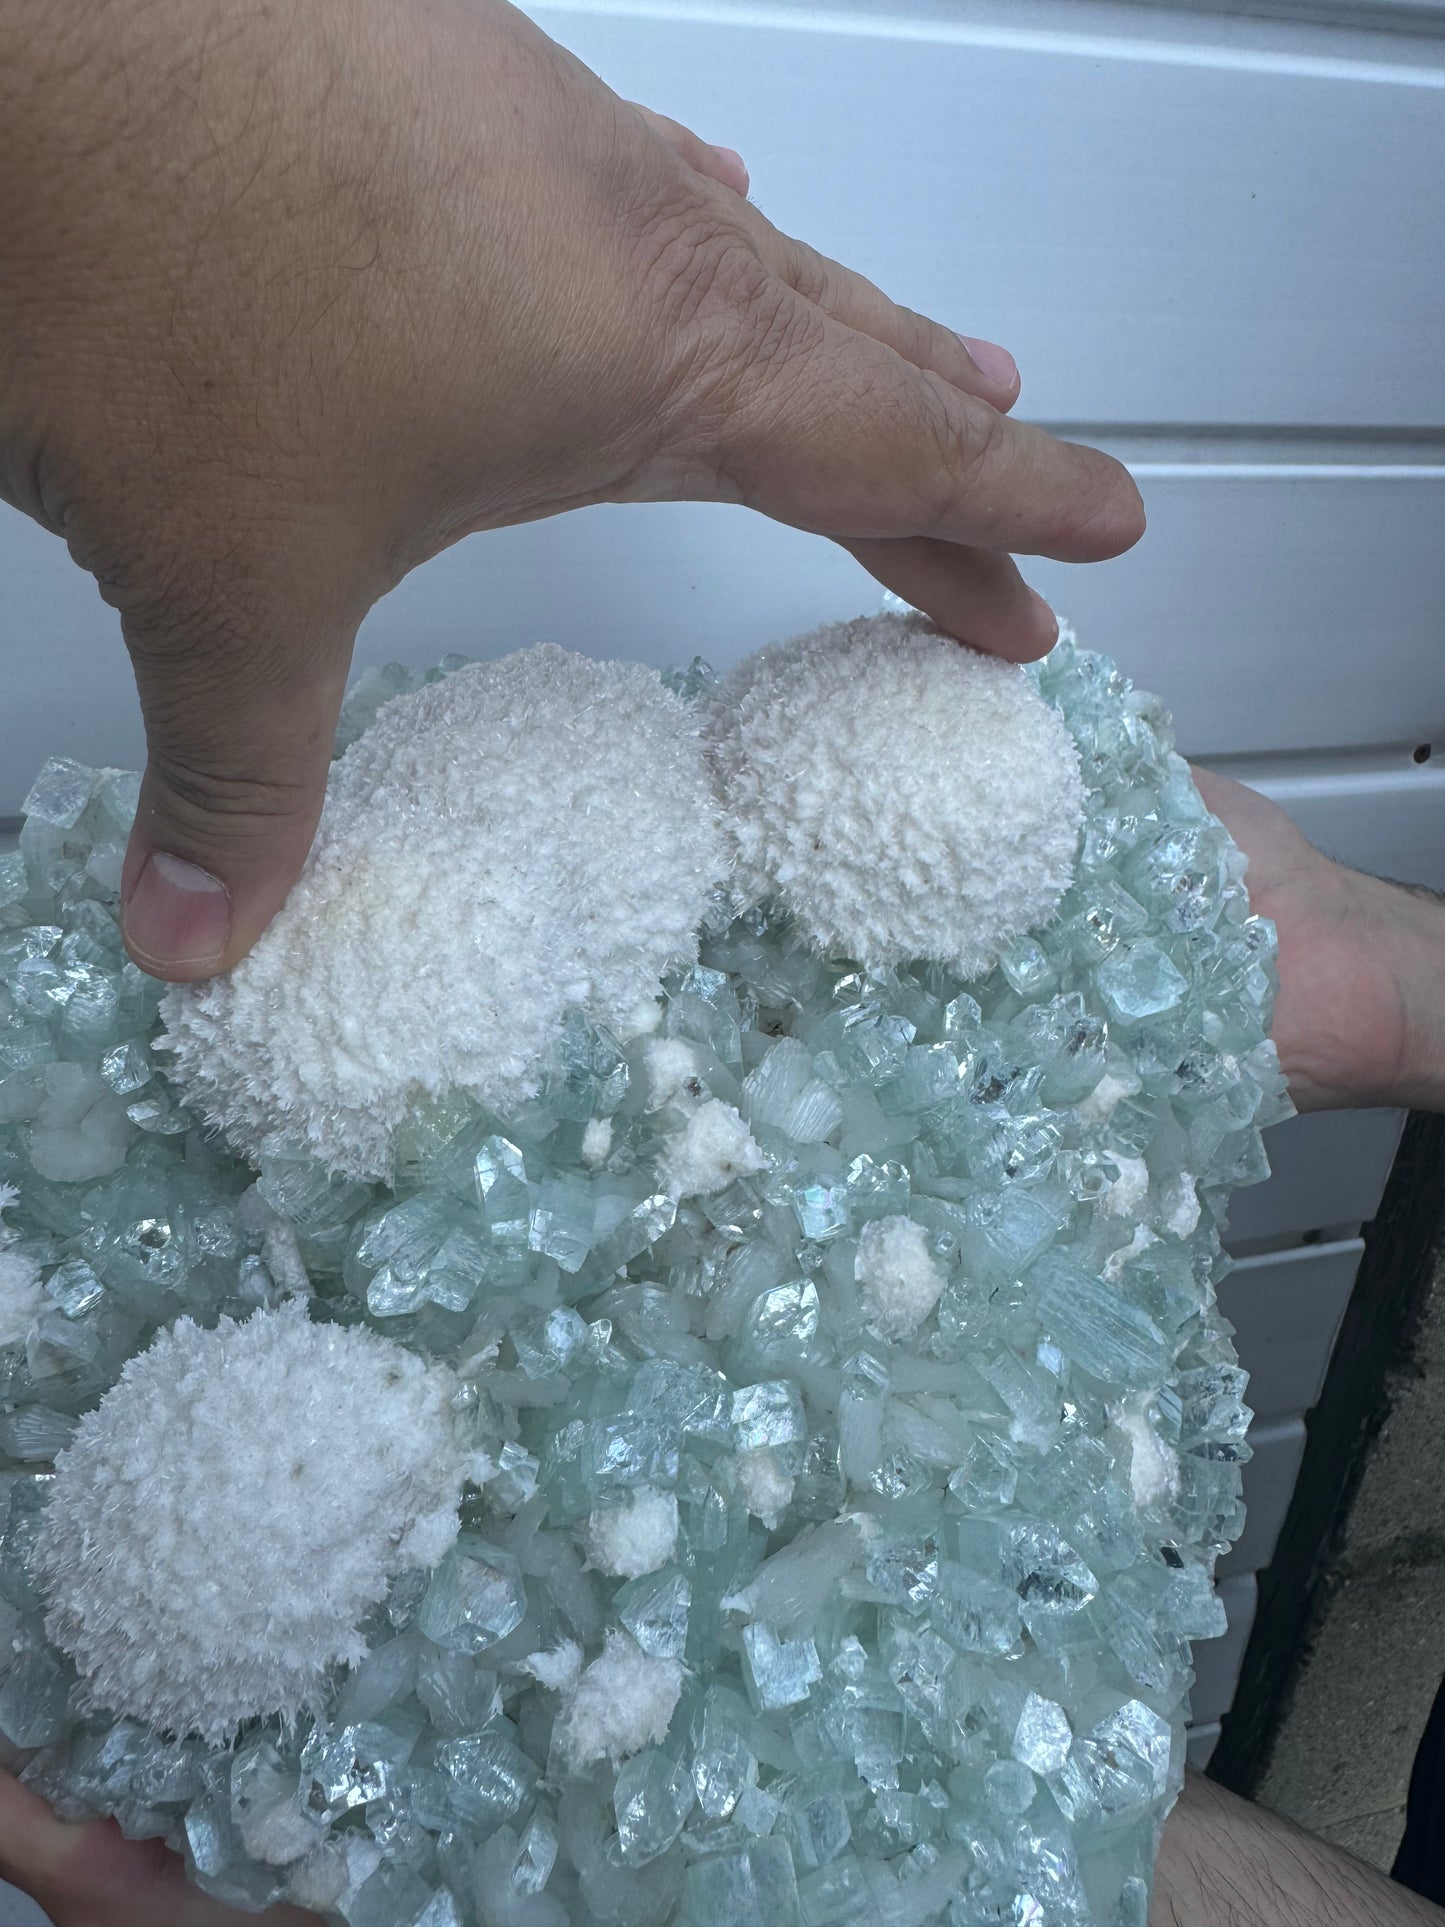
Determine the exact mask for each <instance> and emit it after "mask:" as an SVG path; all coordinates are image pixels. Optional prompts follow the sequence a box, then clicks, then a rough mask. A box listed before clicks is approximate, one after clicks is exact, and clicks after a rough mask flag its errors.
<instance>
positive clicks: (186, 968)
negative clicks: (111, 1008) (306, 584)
mask: <svg viewBox="0 0 1445 1927" xmlns="http://www.w3.org/2000/svg"><path fill="white" fill-rule="evenodd" d="M124 631H125V639H126V646H127V648H128V649H129V650H130V654H131V661H132V664H133V666H134V668H135V676H136V685H137V689H138V691H139V694H140V703H141V713H142V715H143V717H144V719H145V729H146V746H147V763H146V771H145V777H144V780H143V781H142V783H141V792H140V805H139V808H138V809H137V811H136V819H135V825H134V827H133V829H132V830H131V836H130V846H129V849H128V850H127V852H126V860H125V867H124V870H123V872H122V877H121V916H122V930H123V934H124V937H125V945H126V949H127V950H128V951H129V952H130V954H131V956H132V957H133V958H134V959H135V961H136V962H137V963H138V964H139V965H140V966H141V968H142V969H143V970H146V971H149V972H150V974H151V975H152V976H154V977H163V978H167V979H169V980H171V981H173V982H177V983H180V982H187V981H190V980H192V979H195V978H201V977H212V976H215V975H216V974H217V973H218V972H221V971H225V970H229V969H231V968H232V967H233V966H234V965H235V964H237V963H239V962H240V960H241V958H242V957H244V956H245V955H246V953H247V952H248V951H249V950H250V949H251V948H252V946H253V945H254V944H255V942H256V940H257V938H258V937H259V936H260V935H261V933H262V931H263V930H264V929H265V928H266V926H267V924H269V923H270V921H271V919H272V918H273V917H274V916H275V914H276V912H277V911H278V910H279V909H280V908H281V905H282V904H283V903H284V902H285V900H286V896H287V893H288V892H289V890H290V888H291V886H292V884H293V883H294V882H295V881H296V878H297V876H298V875H299V874H300V871H301V866H302V864H303V863H304V862H305V861H306V856H307V852H308V851H309V850H310V848H311V840H312V837H313V836H314V834H315V831H316V824H317V820H318V818H319V817H320V814H321V805H322V802H323V801H324V799H325V795H326V775H327V770H328V768H329V765H330V759H331V746H332V739H333V736H334V733H335V729H336V717H337V712H338V710H339V709H340V706H341V697H342V693H343V691H344V689H345V686H346V675H347V669H348V666H349V664H350V660H351V649H352V644H353V641H354V639H355V634H356V623H355V622H354V621H351V622H344V623H330V624H326V625H317V624H311V625H303V629H302V632H301V633H297V628H296V618H295V615H294V613H293V614H292V616H291V620H290V624H289V626H288V625H286V624H284V623H279V622H271V623H266V624H264V625H262V624H259V623H256V624H248V625H247V631H248V633H245V634H242V635H239V636H238V635H237V634H236V631H235V626H234V625H233V624H231V623H229V622H226V621H223V620H221V619H220V618H218V617H217V616H216V615H215V614H214V613H213V614H209V615H207V616H205V617H203V618H202V619H201V620H199V621H197V622H194V623H187V624H183V625H176V624H173V623H171V622H163V623H159V624H156V623H146V622H142V621H136V620H133V619H128V620H127V621H126V622H125V625H124ZM257 635H263V636H264V641H260V640H256V639H255V637H256V636H257Z"/></svg>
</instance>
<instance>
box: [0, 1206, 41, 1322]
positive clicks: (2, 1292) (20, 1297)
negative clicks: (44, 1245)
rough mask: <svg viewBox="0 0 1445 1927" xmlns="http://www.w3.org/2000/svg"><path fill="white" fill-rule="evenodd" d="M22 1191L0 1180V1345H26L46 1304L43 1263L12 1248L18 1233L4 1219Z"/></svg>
mask: <svg viewBox="0 0 1445 1927" xmlns="http://www.w3.org/2000/svg"><path fill="white" fill-rule="evenodd" d="M19 1195H20V1194H19V1192H18V1191H16V1190H15V1188H14V1186H13V1185H9V1184H0V1349H3V1348H4V1347H5V1346H6V1345H23V1344H24V1343H25V1341H26V1339H27V1338H28V1337H29V1336H30V1332H31V1328H32V1327H33V1326H34V1324H35V1321H36V1319H37V1318H39V1316H40V1314H41V1312H42V1310H43V1309H44V1307H45V1287H44V1286H43V1285H42V1284H41V1282H40V1266H39V1265H38V1264H36V1263H35V1261H34V1259H32V1258H27V1257H25V1256H24V1255H23V1254H22V1253H21V1252H18V1251H12V1250H11V1249H10V1248H9V1247H10V1246H12V1245H13V1244H14V1243H15V1242H16V1240H17V1237H18V1235H19V1234H18V1233H17V1232H15V1231H14V1230H12V1229H11V1227H10V1226H9V1225H8V1224H6V1223H5V1215H4V1214H5V1213H6V1212H7V1211H8V1210H9V1208H10V1206H11V1205H12V1204H14V1203H15V1202H16V1201H17V1199H18V1197H19Z"/></svg>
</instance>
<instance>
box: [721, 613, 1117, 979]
mask: <svg viewBox="0 0 1445 1927" xmlns="http://www.w3.org/2000/svg"><path fill="white" fill-rule="evenodd" d="M710 734H711V740H712V746H713V753H714V760H715V765H716V769H717V776H718V785H719V790H720V793H721V795H722V798H723V802H724V807H725V809H726V812H727V823H728V827H729V830H730V832H731V834H732V837H733V839H734V842H735V845H736V851H735V855H736V875H735V886H736V889H737V891H738V894H739V898H740V900H741V901H744V902H748V901H757V900H759V899H761V898H764V897H776V898H777V899H778V900H779V901H780V902H781V903H782V904H783V905H784V906H785V907H786V908H787V909H788V910H790V911H791V913H792V914H793V916H794V918H795V919H796V921H797V924H798V927H799V929H800V930H801V932H802V934H803V935H804V937H805V938H807V939H808V941H809V942H811V943H813V944H814V945H816V946H817V947H818V948H819V949H821V950H823V951H826V952H828V953H830V954H841V955H843V956H846V957H850V958H853V959H855V960H856V961H857V962H859V963H862V964H864V965H867V966H869V967H870V968H878V967H881V966H883V965H887V964H894V963H901V962H911V961H917V960H919V959H928V960H932V961H937V962H940V963H946V964H950V965H951V966H952V967H953V968H954V969H956V970H957V971H959V972H960V974H961V975H963V976H965V977H975V976H980V975H982V974H983V973H984V972H986V971H988V970H990V969H992V968H993V966H994V965H995V964H996V963H997V961H998V959H999V956H1000V953H1001V952H1002V951H1003V950H1004V948H1005V947H1006V946H1007V945H1008V944H1009V942H1010V941H1011V940H1012V939H1014V938H1015V937H1018V936H1021V935H1022V934H1023V933H1024V932H1026V931H1029V930H1035V929H1038V928H1039V927H1040V926H1041V925H1043V924H1045V923H1047V921H1048V919H1049V918H1050V917H1051V916H1052V914H1053V912H1054V910H1055V909H1056V908H1057V906H1058V902H1059V898H1060V897H1061V896H1062V895H1063V893H1064V891H1065V890H1066V889H1067V888H1068V886H1069V882H1070V880H1071V878H1072V876H1073V873H1074V862H1075V857H1076V855H1077V850H1078V843H1079V833H1080V828H1081V825H1082V822H1083V808H1084V788H1083V782H1082V779H1081V777H1080V773H1079V753H1078V749H1077V746H1076V745H1075V743H1074V739H1073V737H1072V736H1071V735H1070V734H1069V731H1068V729H1067V727H1066V726H1065V724H1064V721H1063V719H1062V717H1061V716H1060V715H1059V714H1058V712H1057V711H1056V710H1055V709H1053V708H1051V707H1050V705H1049V704H1048V703H1046V702H1045V701H1044V700H1043V698H1042V697H1041V696H1040V695H1039V694H1038V692H1037V690H1036V689H1035V688H1034V686H1033V684H1032V683H1031V682H1030V681H1029V679H1028V677H1027V676H1026V675H1025V673H1024V672H1023V670H1021V669H1019V668H1017V667H1015V666H1014V665H1013V664H1011V663H1005V662H1000V661H998V660H997V659H996V658H994V657H992V656H981V655H979V654H977V653H976V652H975V651H974V650H972V649H967V648H964V647H963V645H962V644H960V643H957V642H954V641H952V640H950V639H949V638H948V637H946V636H941V635H938V634H937V633H935V632H934V631H933V630H932V629H931V628H930V627H929V626H928V625H927V624H926V623H925V622H924V621H923V619H922V618H920V617H903V616H897V615H882V616H873V617H862V618H859V619H858V620H857V621H854V622H842V623H834V624H832V625H831V626H830V627H827V628H823V629H819V630H816V631H815V632H814V633H813V634H811V635H807V636H802V637H799V638H798V639H797V640H796V641H793V642H787V643H782V644H779V645H777V646H775V647H773V648H770V649H764V650H762V651H761V652H760V653H759V654H758V655H755V656H751V657H749V658H748V659H747V660H746V661H745V662H742V663H740V664H739V665H738V667H737V668H736V669H735V670H733V672H732V673H731V675H729V676H728V677H727V678H726V680H725V681H724V682H723V684H722V686H721V688H720V690H719V691H718V694H717V696H716V698H715V700H714V704H713V713H712V723H711V730H710Z"/></svg>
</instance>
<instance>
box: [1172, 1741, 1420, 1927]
mask: <svg viewBox="0 0 1445 1927" xmlns="http://www.w3.org/2000/svg"><path fill="white" fill-rule="evenodd" d="M1366 1922H1368V1923H1369V1927H1445V1909H1441V1908H1439V1907H1434V1906H1432V1905H1431V1904H1430V1903H1429V1902H1428V1901H1425V1900H1421V1899H1420V1898H1419V1896H1418V1895H1416V1894H1412V1893H1410V1892H1409V1891H1408V1890H1407V1889H1406V1888H1404V1887H1398V1886H1396V1885H1395V1883H1394V1882H1393V1881H1392V1880H1388V1879H1387V1878H1386V1877H1385V1875H1384V1874H1382V1873H1377V1872H1376V1871H1375V1869H1374V1868H1373V1867H1367V1866H1366V1865H1365V1864H1364V1862H1363V1861H1361V1860H1356V1859H1355V1857H1354V1855H1353V1854H1349V1853H1345V1852H1344V1851H1343V1850H1342V1849H1341V1848H1339V1847H1332V1846H1330V1845H1328V1843H1327V1842H1325V1841H1323V1840H1316V1839H1314V1838H1313V1837H1312V1836H1311V1835H1309V1834H1307V1833H1302V1832H1301V1831H1300V1829H1299V1828H1298V1827H1296V1826H1294V1825H1292V1824H1291V1823H1290V1822H1289V1821H1288V1820H1281V1819H1280V1818H1279V1817H1278V1816H1277V1815H1276V1814H1273V1813H1266V1812H1265V1811H1264V1809H1263V1808H1262V1807H1256V1806H1251V1805H1250V1803H1249V1802H1248V1801H1247V1800H1241V1799H1238V1798H1237V1797H1236V1796H1235V1795H1234V1794H1232V1793H1226V1792H1225V1790H1224V1788H1223V1787H1220V1786H1215V1785H1214V1783H1213V1782H1212V1781H1210V1780H1205V1779H1202V1778H1201V1777H1200V1776H1199V1775H1197V1774H1192V1773H1191V1774H1190V1776H1189V1778H1188V1781H1187V1782H1186V1784H1185V1788H1184V1793H1183V1796H1182V1798H1181V1799H1180V1801H1179V1804H1178V1805H1177V1806H1176V1807H1175V1809H1174V1812H1173V1813H1172V1814H1171V1815H1170V1817H1169V1824H1168V1826H1167V1827H1166V1828H1165V1830H1164V1844H1163V1846H1162V1847H1161V1849H1160V1852H1159V1860H1158V1865H1157V1867H1156V1869H1155V1875H1154V1898H1153V1902H1152V1904H1151V1906H1150V1909H1149V1927H1365V1923H1366Z"/></svg>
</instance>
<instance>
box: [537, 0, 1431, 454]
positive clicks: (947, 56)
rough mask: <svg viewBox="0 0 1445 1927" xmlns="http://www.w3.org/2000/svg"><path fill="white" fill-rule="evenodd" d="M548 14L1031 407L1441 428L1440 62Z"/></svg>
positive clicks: (869, 19) (792, 13)
mask: <svg viewBox="0 0 1445 1927" xmlns="http://www.w3.org/2000/svg"><path fill="white" fill-rule="evenodd" d="M528 11H529V12H531V13H532V14H533V15H534V17H535V18H536V19H537V21H538V22H539V23H540V24H541V25H542V26H543V27H544V28H546V30H547V31H548V32H549V33H551V34H552V35H554V37H556V38H557V39H559V40H561V41H562V42H563V44H564V45H566V46H568V47H570V48H571V49H572V50H573V51H574V52H576V53H577V54H578V55H579V56H580V57H581V58H582V59H583V60H585V61H587V62H588V64H589V65H590V66H592V67H593V68H595V69H596V70H597V71H598V72H599V73H600V74H601V75H602V77H603V78H604V79H605V80H607V81H608V82H609V83H610V84H611V85H612V86H614V87H615V88H617V89H618V90H619V91H620V92H621V93H623V94H625V95H627V96H628V97H630V98H632V99H636V100H642V101H646V102H647V103H648V104H649V105H651V106H653V107H657V108H660V109H662V110H664V111H665V112H667V113H669V114H672V115H674V116H675V117H677V118H678V119H680V120H683V121H686V122H688V123H689V125H692V126H694V127H696V128H697V129H698V131H699V132H701V133H702V134H703V135H704V136H705V137H706V138H708V139H711V140H719V141H724V142H726V143H727V144H728V145H729V146H732V147H736V148H739V149H740V150H741V151H742V152H743V154H744V155H745V157H746V159H747V161H748V163H749V165H750V167H751V170H752V180H753V193H754V196H755V198H756V200H757V201H758V203H759V204H760V206H761V207H762V208H763V210H764V211H765V212H766V213H767V214H768V215H769V216H770V218H771V219H773V220H774V221H775V222H776V223H777V224H778V225H779V226H781V227H782V228H784V229H785V230H786V231H788V232H789V233H792V234H796V235H799V236H801V237H802V238H803V239H805V240H807V241H808V242H810V243H811V244H812V245H813V246H814V247H815V248H818V249H821V250H822V251H823V252H825V253H828V254H831V255H834V256H836V257H837V258H838V259H840V260H842V261H844V262H846V263H847V264H848V265H849V266H851V267H853V268H856V269H858V270H859V271H860V272H862V273H864V274H867V275H868V276H870V277H871V278H872V279H873V280H874V281H876V282H878V283H879V285H880V286H882V287H883V288H885V289H886V290H887V291H888V292H889V293H890V294H891V295H892V296H893V297H894V299H895V300H898V301H902V302H906V303H907V304H908V305H909V306H911V307H914V308H919V309H921V310H922V311H923V312H925V313H927V314H931V315H933V316H935V317H936V318H937V319H939V320H940V321H943V322H946V323H947V324H948V325H950V326H952V327H956V328H961V329H963V330H964V331H965V332H967V333H971V334H982V335H987V336H990V337H992V338H993V339H994V340H998V341H1003V342H1006V343H1007V344H1008V345H1009V346H1010V347H1011V348H1012V349H1013V351H1014V352H1015V354H1016V355H1017V357H1018V360H1019V365H1020V367H1021V368H1022V369H1023V371H1024V381H1025V391H1024V405H1025V407H1026V410H1027V412H1028V413H1029V414H1031V415H1037V416H1040V417H1043V418H1054V417H1057V418H1067V419H1070V420H1075V421H1077V420H1083V419H1086V418H1089V419H1093V420H1096V421H1108V422H1119V423H1136V422H1157V423H1180V422H1185V423H1196V424H1219V423H1237V422H1255V423H1272V424H1278V423H1310V424H1321V423H1331V424H1336V425H1346V424H1354V425H1363V424H1369V425H1374V426H1399V427H1414V426H1418V425H1419V424H1420V423H1421V422H1426V421H1429V422H1436V423H1438V422H1440V421H1441V419H1442V415H1445V331H1442V325H1441V313H1442V297H1445V254H1442V251H1441V249H1440V247H1439V229H1440V211H1441V202H1440V194H1439V183H1440V179H1441V172H1442V162H1445V114H1442V99H1441V87H1442V84H1445V73H1442V71H1441V69H1440V67H1439V66H1438V64H1435V63H1434V60H1433V58H1432V55H1431V53H1430V51H1429V49H1428V43H1426V45H1425V48H1424V50H1420V49H1417V48H1414V47H1412V46H1411V45H1409V44H1408V43H1394V44H1392V43H1390V42H1385V43H1383V45H1380V44H1378V43H1376V44H1370V43H1366V45H1367V46H1368V47H1369V52H1368V55H1367V56H1359V57H1337V56H1335V55H1334V54H1333V53H1332V49H1333V47H1334V44H1335V43H1334V42H1333V41H1332V40H1331V39H1330V37H1329V36H1325V37H1323V42H1322V44H1321V43H1320V40H1319V37H1311V36H1310V35H1309V34H1308V33H1306V32H1302V31H1301V30H1300V29H1298V28H1292V27H1288V26H1283V25H1281V26H1278V27H1277V28H1276V29H1275V31H1274V33H1273V34H1272V35H1271V36H1267V37H1265V38H1264V39H1263V41H1261V39H1260V34H1259V31H1258V30H1256V31H1255V33H1254V35H1253V43H1254V44H1248V45H1246V44H1241V41H1240V38H1239V36H1237V35H1232V34H1231V32H1230V29H1229V27H1228V25H1227V24H1225V23H1220V22H1217V21H1211V20H1209V19H1207V18H1201V19H1197V20H1194V21H1190V22H1187V23H1185V24H1184V25H1183V26H1181V27H1180V28H1179V29H1178V30H1177V31H1176V33H1175V34H1174V36H1173V37H1172V38H1170V39H1167V40H1166V39H1165V38H1163V37H1162V36H1161V35H1159V34H1158V33H1157V32H1156V33H1154V34H1152V35H1151V34H1150V33H1149V31H1148V29H1149V28H1150V27H1152V25H1153V23H1152V22H1150V21H1149V20H1148V17H1147V16H1142V15H1139V14H1134V15H1133V19H1134V21H1135V23H1136V25H1135V29H1134V31H1133V32H1129V31H1127V30H1124V29H1122V28H1120V27H1119V26H1118V25H1117V24H1116V25H1114V26H1113V27H1112V28H1111V29H1108V30H1106V29H1104V28H1101V29H1100V30H1098V31H1090V30H1088V25H1087V23H1088V22H1089V21H1090V19H1091V18H1092V17H1098V18H1100V19H1104V18H1106V17H1107V18H1108V19H1110V20H1112V21H1113V22H1115V23H1117V22H1118V21H1120V20H1122V19H1127V18H1129V13H1128V10H1127V9H1114V10H1111V12H1110V13H1109V14H1108V15H1107V16H1105V15H1104V14H1102V13H1099V14H1098V15H1097V16H1095V15H1094V12H1093V10H1090V9H1087V8H1080V9H1077V10H1067V11H1066V10H1062V9H1054V10H1053V13H1052V16H1051V17H1052V19H1053V20H1054V21H1061V20H1066V19H1067V18H1068V17H1069V13H1070V12H1073V13H1075V15H1076V17H1077V18H1078V19H1079V21H1080V29H1079V30H1078V31H1073V32H1070V31H1068V30H1067V29H1060V28H1058V27H1055V28H1053V29H1045V30H1043V31H1039V30H1032V31H1031V30H1029V26H1028V22H1029V21H1030V18H1031V17H1032V11H1033V10H1028V11H1025V10H1023V9H1018V10H1015V13H1014V17H1015V18H1018V17H1019V15H1022V19H1023V30H1022V31H1020V30H1019V29H1018V28H1013V29H1011V28H1009V27H1008V26H1002V27H1000V25H999V24H998V23H997V21H990V20H988V19H987V18H985V19H982V20H974V19H972V18H971V15H970V10H969V9H967V8H965V7H962V6H958V7H946V8H944V7H918V6H906V5H905V6H899V7H891V6H887V5H880V6H877V7H875V8H872V9H866V10H864V9H859V10H847V9H840V8H833V9H830V8H827V7H787V6H776V5H775V6H759V5H740V6H727V5H713V6H699V5H691V4H679V5H670V4H668V5H658V4H628V3H623V4H613V3H612V0H607V3H606V4H602V5H598V4H596V0H584V3H583V4H561V5H535V6H531V7H529V8H528ZM1140 26H1142V27H1144V29H1145V31H1144V32H1143V33H1141V32H1140V31H1139V27H1140ZM1362 38H1363V37H1360V39H1362ZM1347 44H1348V45H1350V46H1351V47H1352V48H1353V47H1356V46H1358V44H1359V41H1358V40H1354V41H1350V42H1349V43H1347ZM1317 48H1318V51H1316V49H1317ZM1406 182H1408V183H1411V184H1413V185H1412V188H1411V191H1408V192H1405V191H1402V186H1401V184H1402V183H1406ZM1342 370H1348V376H1347V378H1345V377H1344V376H1343V375H1342Z"/></svg>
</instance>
